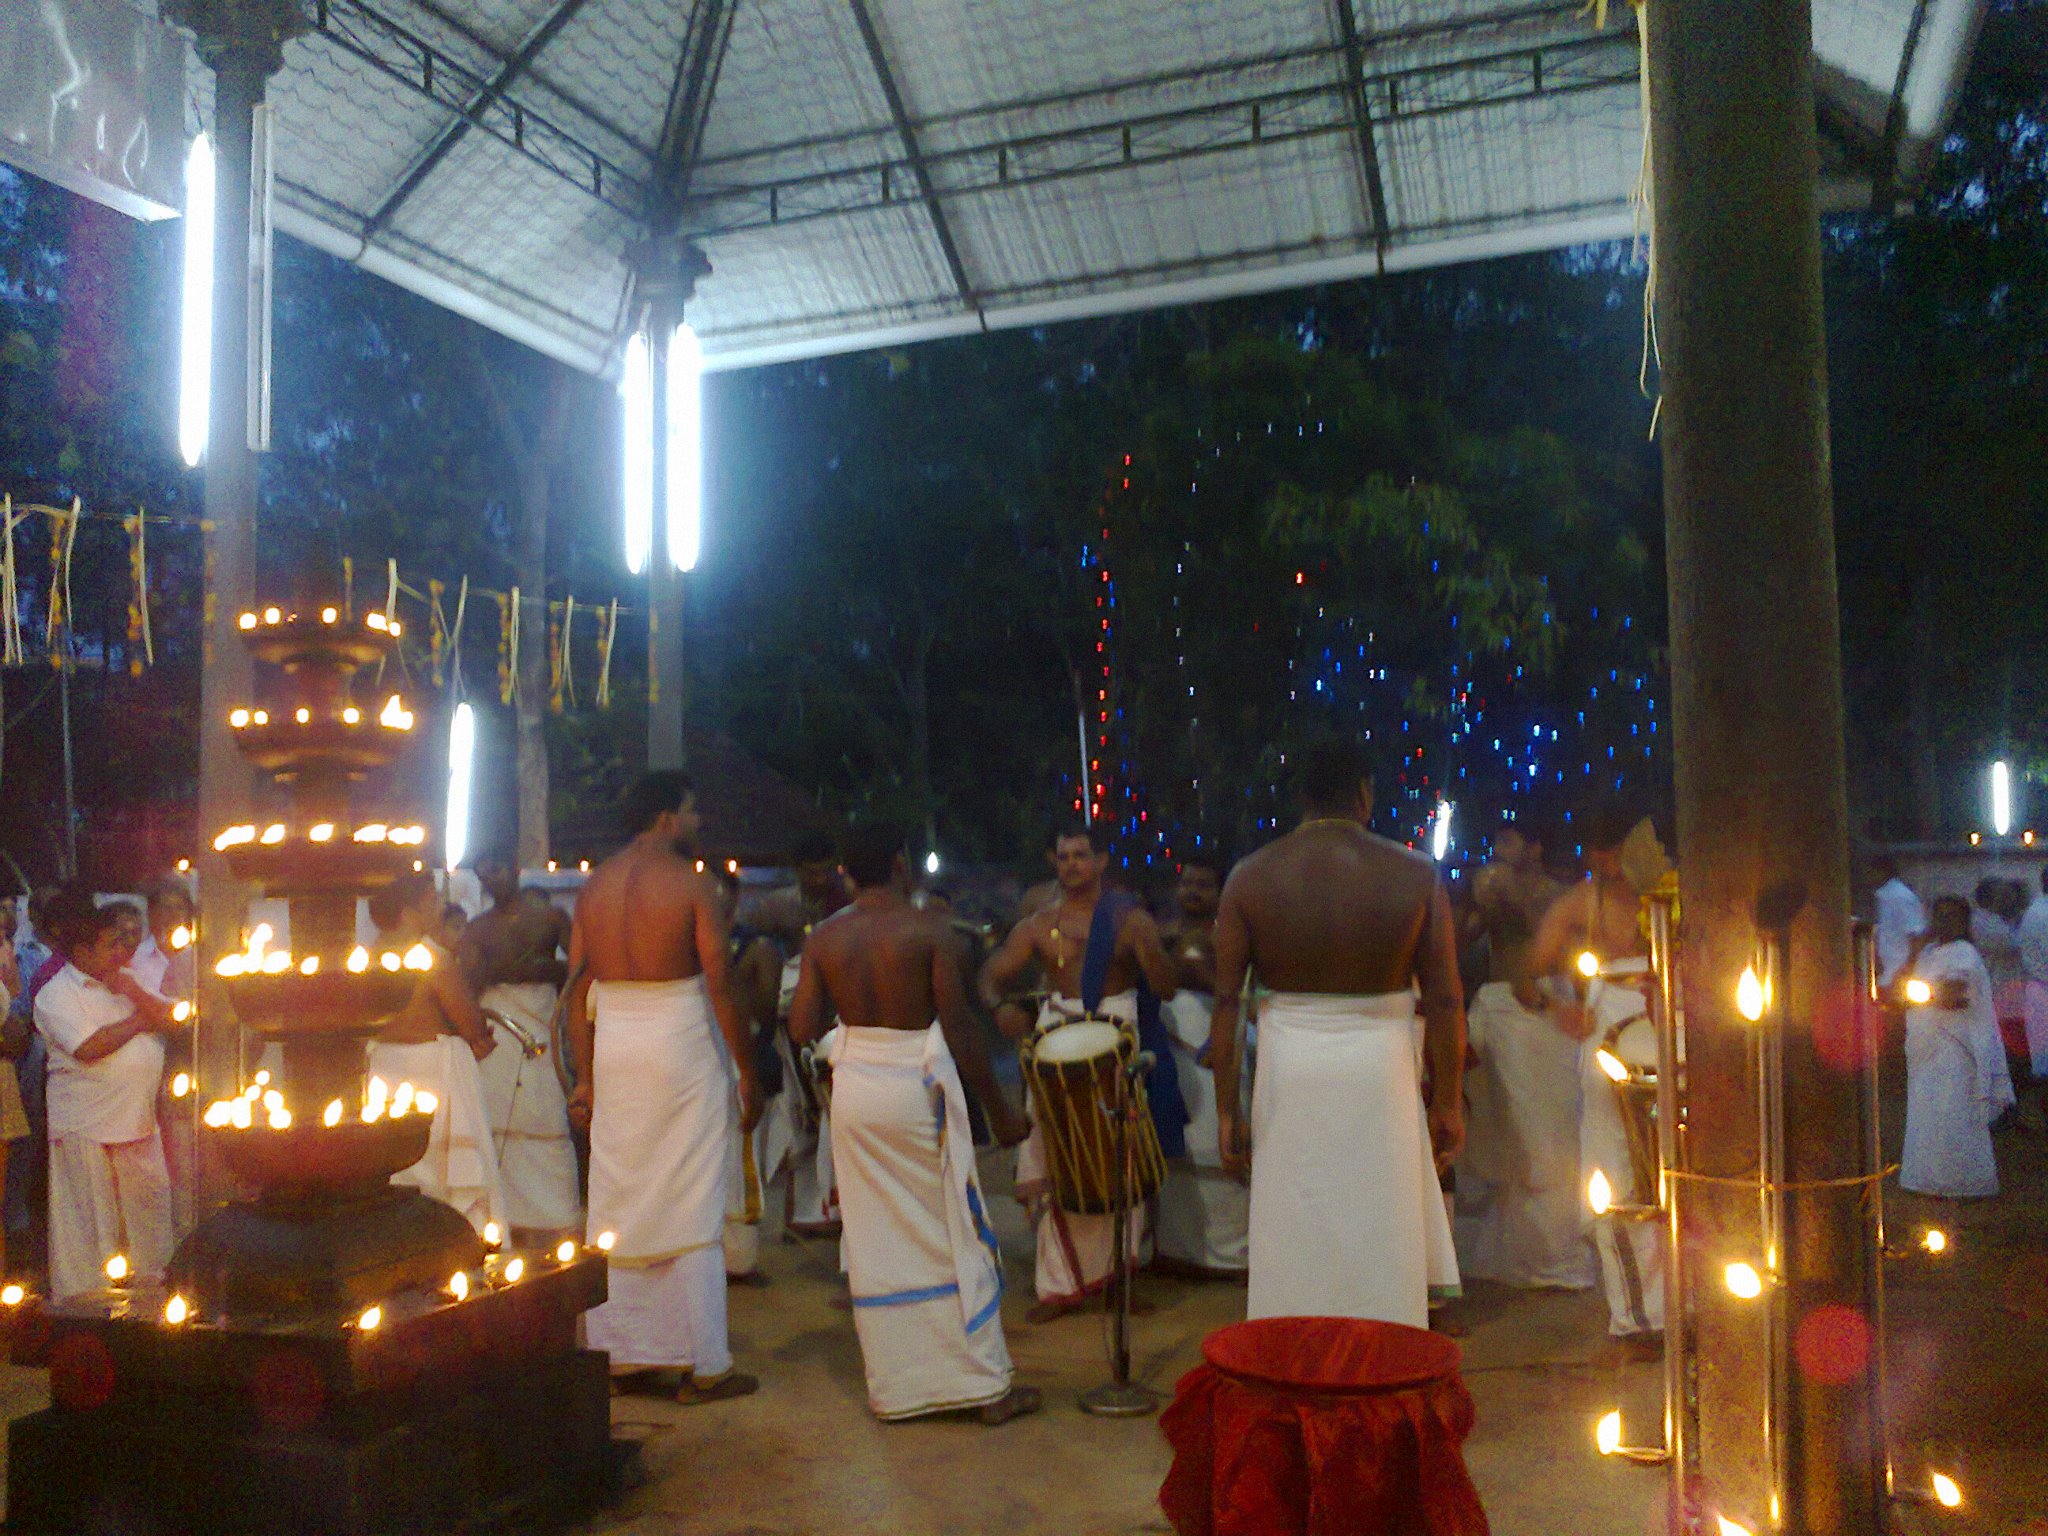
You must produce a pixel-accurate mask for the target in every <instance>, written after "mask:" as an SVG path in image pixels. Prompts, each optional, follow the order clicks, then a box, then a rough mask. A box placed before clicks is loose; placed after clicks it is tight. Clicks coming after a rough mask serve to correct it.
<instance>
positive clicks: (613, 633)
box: [597, 597, 619, 709]
mask: <svg viewBox="0 0 2048 1536" xmlns="http://www.w3.org/2000/svg"><path fill="white" fill-rule="evenodd" d="M618 638H619V600H618V599H617V598H616V597H615V598H613V599H612V606H611V612H610V613H609V614H607V615H606V616H605V621H604V624H603V625H602V626H601V627H600V628H599V630H598V633H597V707H598V708H599V709H610V708H611V707H612V643H613V642H614V641H615V640H617V639H618Z"/></svg>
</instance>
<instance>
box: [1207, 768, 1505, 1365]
mask: <svg viewBox="0 0 2048 1536" xmlns="http://www.w3.org/2000/svg"><path fill="white" fill-rule="evenodd" d="M1300 791H1301V797H1302V801H1303V804H1304V807H1305V810H1306V815H1305V817H1304V819H1303V821H1302V823H1301V825H1300V826H1299V827H1297V828H1296V829H1295V830H1294V831H1293V832H1291V833H1289V834H1288V835H1287V836H1285V837H1283V838H1281V839H1280V840H1279V841H1278V842H1275V843H1270V844H1268V845H1267V846H1266V847H1264V848H1262V849H1260V850H1259V851H1258V852H1257V853H1255V854H1253V855H1251V857H1249V858H1247V859H1245V860H1244V861H1243V862H1242V863H1240V864H1239V865H1238V866H1237V868H1236V869H1235V870H1233V871H1232V872H1231V876H1230V880H1229V883H1228V884H1226V885H1225V886H1224V888H1223V904H1222V908H1221V910H1220V911H1219V912H1218V914H1217V919H1216V1015H1215V1021H1214V1024H1213V1026H1212V1028H1211V1031H1210V1040H1209V1055H1210V1059H1211V1060H1212V1061H1213V1062H1214V1064H1215V1071H1216V1098H1217V1121H1218V1143H1219V1150H1220V1152H1221V1154H1222V1156H1223V1159H1224V1162H1225V1165H1226V1166H1227V1167H1232V1168H1236V1169H1240V1170H1241V1169H1243V1168H1245V1166H1246V1164H1247V1160H1248V1159H1249V1160H1250V1172H1251V1184H1252V1195H1251V1295H1250V1298H1249V1315H1250V1316H1252V1317H1274V1316H1325V1317H1370V1318H1379V1319H1382V1320H1385V1321H1389V1322H1400V1323H1406V1324H1408V1325H1409V1326H1410V1327H1415V1328H1421V1327H1425V1326H1427V1324H1428V1302H1429V1295H1430V1292H1431V1291H1432V1290H1436V1291H1439V1292H1448V1291H1451V1290H1453V1289H1454V1288H1455V1287H1456V1285H1457V1265H1456V1260H1455V1257H1454V1256H1453V1255H1452V1253H1451V1238H1450V1223H1449V1220H1448V1218H1447V1217H1446V1215H1445V1212H1444V1206H1443V1199H1442V1195H1441V1191H1440V1189H1439V1187H1438V1183H1437V1175H1438V1173H1439V1171H1440V1170H1441V1169H1442V1168H1444V1167H1447V1166H1448V1165H1449V1164H1450V1162H1451V1160H1452V1159H1453V1158H1454V1157H1456V1156H1457V1153H1458V1149H1459V1147H1460V1146H1461V1145H1462V1144H1463V1142H1464V1139H1465V1119H1464V1097H1463V1092H1462V1088H1463V1075H1464V1057H1465V1009H1464V999H1463V996H1462V995H1461V992H1460V988H1459V983H1458V957H1457V942H1456V932H1455V929H1454V928H1453V926H1452V921H1451V907H1450V901H1449V898H1448V897H1447V896H1446V895H1445V893H1444V888H1443V884H1442V882H1441V881H1440V880H1439V879H1438V877H1437V870H1436V865H1435V864H1434V863H1433V862H1431V861H1430V860H1429V859H1428V858H1426V857H1424V856H1422V855H1420V854H1416V853H1411V852H1410V851H1409V850H1407V849H1405V848H1403V847H1401V846H1400V845H1399V844H1397V843H1392V842H1389V841H1388V840H1387V839H1385V838H1382V837H1376V836H1374V835H1373V833H1371V832H1370V831H1368V830H1367V823H1368V822H1369V820H1370V819H1371V815H1372V779H1371V776H1370V774H1369V772H1368V770H1367V768H1366V764H1365V759H1364V755H1363V753H1362V752H1360V750H1359V749H1358V747H1357V746H1356V745H1355V744H1354V743H1352V742H1350V741H1348V740H1342V739H1336V740H1330V741H1325V742H1322V743H1319V744H1318V745H1316V746H1314V747H1312V748H1310V749H1309V751H1307V752H1306V753H1304V754H1303V760H1302V768H1301V778H1300ZM1253 970H1256V971H1257V973H1258V977H1259V980H1260V982H1261V983H1262V984H1263V985H1265V986H1266V987H1269V988H1271V989H1272V996H1271V997H1270V998H1269V999H1268V1000H1267V1002H1266V1005H1265V1007H1264V1009H1263V1011H1262V1013H1261V1015H1260V1022H1259V1075H1258V1081H1257V1084H1256V1085H1255V1090H1254V1096H1253V1101H1252V1122H1253V1123H1252V1127H1251V1131H1250V1134H1249V1135H1247V1133H1246V1128H1245V1126H1244V1123H1243V1121H1242V1119H1241V1118H1240V1116H1239V1114H1238V1111H1237V1103H1238V1098H1237V1095H1238V1054H1237V1032H1238V1022H1239V1008H1240V1000H1241V998H1242V996H1243V993H1244V987H1245V982H1246V977H1247V974H1248V973H1249V972H1250V971H1253ZM1418 994H1419V999H1418ZM1418 1012H1419V1013H1420V1022H1421V1039H1420V1042H1418V1040H1417V1038H1416V1024H1417V1014H1418ZM1418 1043H1419V1045H1420V1047H1421V1051H1422V1053H1426V1055H1427V1057H1428V1062H1429V1073H1430V1083H1431V1089H1432V1092H1431V1095H1430V1102H1429V1106H1428V1110H1427V1115H1426V1118H1425V1113H1424V1108H1423V1103H1422V1091H1421V1084H1420V1082H1419V1073H1418V1063H1417V1056H1418Z"/></svg>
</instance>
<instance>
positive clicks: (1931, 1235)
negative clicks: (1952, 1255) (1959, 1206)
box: [1920, 1227, 1948, 1254]
mask: <svg viewBox="0 0 2048 1536" xmlns="http://www.w3.org/2000/svg"><path fill="white" fill-rule="evenodd" d="M1920 1246H1921V1247H1922V1248H1925V1249H1926V1250H1927V1251H1928V1252H1929V1253H1933V1254H1943V1253H1947V1252H1948V1234H1947V1233H1946V1232H1944V1231H1942V1230H1941V1228H1939V1227H1929V1228H1928V1229H1927V1235H1926V1236H1925V1237H1923V1238H1921V1239H1920Z"/></svg>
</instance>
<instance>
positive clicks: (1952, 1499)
mask: <svg viewBox="0 0 2048 1536" xmlns="http://www.w3.org/2000/svg"><path fill="white" fill-rule="evenodd" d="M1929 1481H1931V1482H1932V1483H1933V1484H1934V1499H1935V1502H1936V1503H1938V1504H1939V1505H1941V1507H1942V1508H1943V1509H1960V1508H1961V1507H1962V1503H1963V1490H1962V1489H1961V1488H1960V1487H1958V1486H1957V1485H1956V1480H1955V1479H1954V1478H1952V1477H1950V1476H1949V1475H1948V1474H1947V1473H1946V1472H1936V1473H1935V1474H1933V1476H1932V1477H1931V1478H1930V1479H1929Z"/></svg>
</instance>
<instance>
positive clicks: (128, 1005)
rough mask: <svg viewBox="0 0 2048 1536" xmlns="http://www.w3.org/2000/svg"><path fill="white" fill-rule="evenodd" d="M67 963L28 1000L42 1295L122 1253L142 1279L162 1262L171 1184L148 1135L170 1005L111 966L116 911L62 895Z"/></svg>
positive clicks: (94, 1273)
mask: <svg viewBox="0 0 2048 1536" xmlns="http://www.w3.org/2000/svg"><path fill="white" fill-rule="evenodd" d="M53 919H54V920H53V923H52V927H53V928H54V929H55V931H56V933H57V935H58V937H59V940H60V942H61V944H62V946H63V949H64V952H65V954H66V955H67V956H68V963H67V964H66V965H65V966H64V968H63V969H62V970H60V971H59V972H58V973H57V974H56V975H55V976H54V977H52V978H51V979H50V980H49V981H48V982H47V983H46V984H45V985H44V986H43V988H42V990H41V991H40V992H39V993H37V995H36V1002H35V1014H36V1029H37V1031H38V1032H39V1033H40V1034H41V1035H42V1037H43V1039H44V1040H45V1041H46V1042H47V1043H48V1045H49V1051H50V1081H49V1101H48V1102H49V1121H50V1292H51V1294H52V1295H53V1296H55V1297H57V1298H58V1299H59V1300H61V1299H63V1298H64V1297H67V1296H76V1295H80V1294H83V1293H85V1292H88V1291H93V1290H97V1289H98V1288H99V1287H100V1286H101V1285H102V1284H103V1283H104V1274H105V1265H106V1262H107V1260H108V1259H110V1258H111V1257H113V1256H114V1255H115V1254H121V1255H123V1256H124V1257H125V1258H126V1259H127V1261H128V1265H129V1270H130V1273H132V1274H134V1275H136V1276H137V1277H140V1278H143V1279H154V1278H156V1277H157V1276H160V1275H161V1274H162V1273H163V1269H164V1266H165V1264H167V1263H169V1262H170V1257H171V1184H170V1174H169V1172H168V1171H167V1169H166V1168H165V1165H164V1147H163V1138H162V1137H161V1136H160V1135H159V1134H158V1132H157V1123H156V1095H157V1087H158V1085H159V1084H160V1083H161V1082H162V1080H163V1072H164V1042H163V1037H164V1036H166V1035H175V1034H178V1033H181V1032H182V1030H183V1028H184V1025H183V1023H182V1022H181V1021H176V1020H174V1019H173V1017H172V1007H171V1005H170V1004H169V1003H167V1002H166V1001H165V1000H164V999H163V998H161V997H159V996H157V995H156V994H155V993H153V992H151V991H149V990H148V989H147V988H146V987H144V986H143V985H142V984H141V983H140V982H138V981H137V980H136V979H135V978H134V977H133V976H132V975H130V974H129V973H128V972H127V971H125V970H124V969H122V961H123V960H124V959H125V957H126V956H127V955H128V954H130V953H131V952H132V951H131V949H130V946H129V944H128V941H127V939H126V938H125V937H124V936H123V934H122V931H121V919H120V915H119V914H118V913H116V912H113V911H110V910H107V909H105V908H95V907H94V906H93V905H92V901H91V898H90V897H73V898H72V899H70V900H69V901H67V902H65V903H64V907H63V910H61V911H60V912H58V913H55V914H53Z"/></svg>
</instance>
